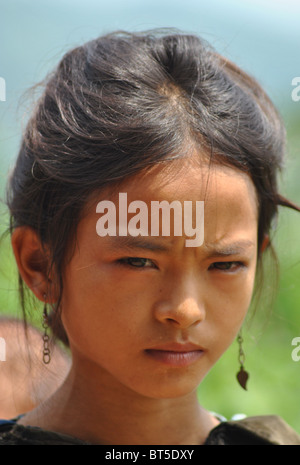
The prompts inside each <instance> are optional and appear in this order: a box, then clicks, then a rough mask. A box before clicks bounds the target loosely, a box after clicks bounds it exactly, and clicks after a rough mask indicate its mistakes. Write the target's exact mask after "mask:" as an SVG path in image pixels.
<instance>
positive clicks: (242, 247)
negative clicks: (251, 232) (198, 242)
mask: <svg viewBox="0 0 300 465" xmlns="http://www.w3.org/2000/svg"><path fill="white" fill-rule="evenodd" d="M254 245H255V244H254V242H252V241H250V240H248V239H243V240H240V241H234V242H231V243H230V244H223V245H222V243H217V244H215V243H204V244H203V249H205V251H206V252H207V253H208V256H209V258H212V257H228V256H230V255H239V254H243V253H245V252H248V251H249V250H251V249H253V248H254Z"/></svg>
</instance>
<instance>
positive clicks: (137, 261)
mask: <svg viewBox="0 0 300 465" xmlns="http://www.w3.org/2000/svg"><path fill="white" fill-rule="evenodd" d="M118 261H119V263H121V264H123V265H127V266H131V267H134V268H149V267H153V266H155V265H154V263H153V262H152V260H150V259H149V258H140V257H128V258H122V259H121V260H118Z"/></svg>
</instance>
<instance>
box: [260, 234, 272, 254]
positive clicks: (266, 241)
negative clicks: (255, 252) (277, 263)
mask: <svg viewBox="0 0 300 465" xmlns="http://www.w3.org/2000/svg"><path fill="white" fill-rule="evenodd" d="M269 244H270V237H269V236H268V235H267V234H266V235H265V236H264V240H263V242H262V244H261V248H260V251H261V253H263V252H264V251H265V250H266V248H267V247H268V246H269Z"/></svg>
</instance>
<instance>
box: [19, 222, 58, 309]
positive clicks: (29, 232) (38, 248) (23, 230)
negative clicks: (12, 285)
mask: <svg viewBox="0 0 300 465" xmlns="http://www.w3.org/2000/svg"><path fill="white" fill-rule="evenodd" d="M11 242H12V248H13V251H14V255H15V259H16V262H17V265H18V268H19V272H20V275H21V277H22V279H23V281H24V282H25V283H26V284H27V286H28V287H29V288H30V289H31V290H32V292H33V293H34V294H35V296H36V297H37V298H38V299H39V300H41V301H43V302H44V301H45V300H46V301H47V302H49V303H54V302H56V300H57V298H56V295H55V291H54V282H53V280H52V278H51V276H49V275H48V270H49V260H50V258H49V253H47V251H46V250H45V248H43V247H42V244H41V242H40V240H39V238H38V235H37V233H36V232H35V231H34V230H33V229H32V228H30V227H28V226H22V227H19V228H16V229H15V231H14V232H13V234H12V241H11ZM45 296H47V298H46V297H45Z"/></svg>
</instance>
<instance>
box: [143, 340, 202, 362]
mask: <svg viewBox="0 0 300 465" xmlns="http://www.w3.org/2000/svg"><path fill="white" fill-rule="evenodd" d="M145 353H146V354H147V355H148V356H149V357H151V358H152V359H153V360H155V361H157V362H159V363H162V364H164V365H168V366H171V367H187V366H189V365H191V364H193V363H195V362H196V361H197V360H199V359H200V358H201V357H202V356H203V354H204V349H203V348H202V347H199V346H197V345H195V344H190V343H188V344H178V343H172V344H166V345H162V346H158V347H154V348H151V349H146V350H145Z"/></svg>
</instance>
